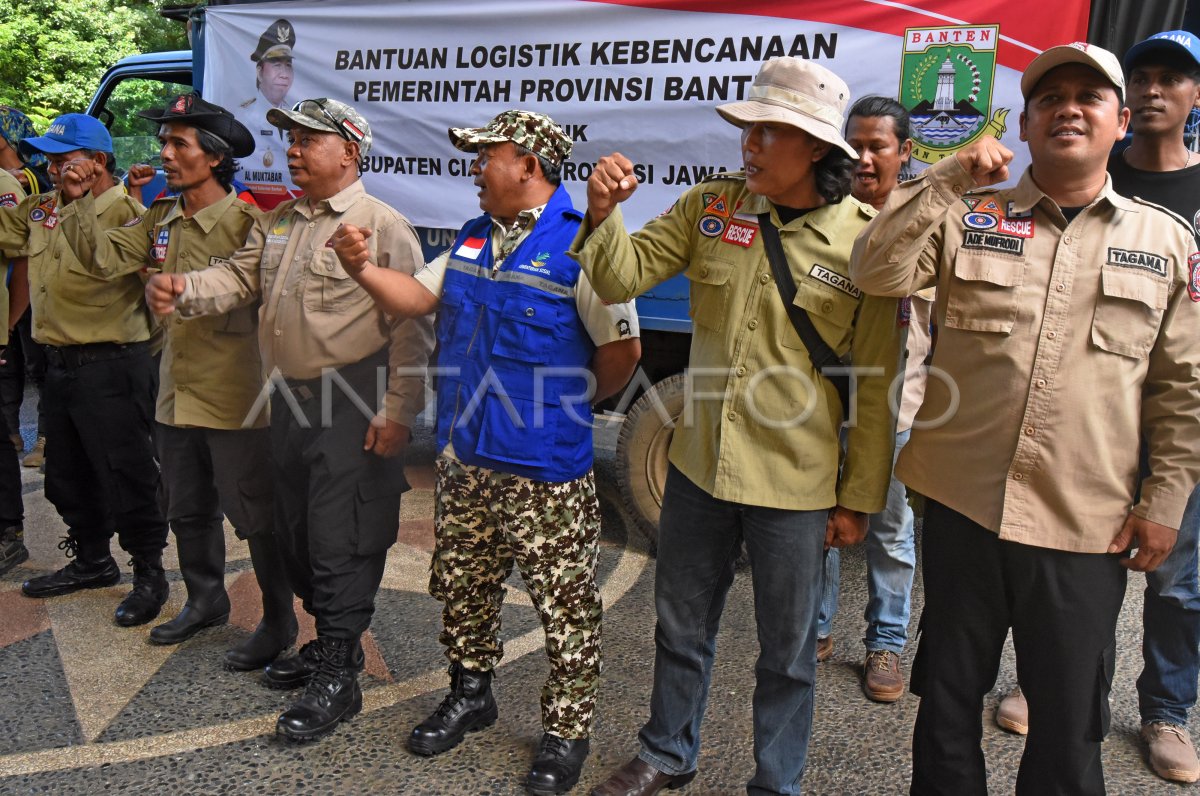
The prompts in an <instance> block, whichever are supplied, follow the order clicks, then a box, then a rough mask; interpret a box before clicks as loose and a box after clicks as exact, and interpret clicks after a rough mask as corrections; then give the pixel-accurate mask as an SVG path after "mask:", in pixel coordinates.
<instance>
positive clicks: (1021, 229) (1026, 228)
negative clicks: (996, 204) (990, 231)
mask: <svg viewBox="0 0 1200 796" xmlns="http://www.w3.org/2000/svg"><path fill="white" fill-rule="evenodd" d="M996 231H997V232H1002V233H1004V234H1005V235H1015V236H1017V237H1018V238H1032V237H1033V219H1032V218H1011V217H1008V216H1006V217H1004V218H1002V219H1000V225H999V226H998V227H997V228H996Z"/></svg>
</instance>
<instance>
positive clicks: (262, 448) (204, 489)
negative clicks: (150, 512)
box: [155, 423, 274, 539]
mask: <svg viewBox="0 0 1200 796" xmlns="http://www.w3.org/2000/svg"><path fill="white" fill-rule="evenodd" d="M155 425H156V426H157V433H156V442H157V444H158V455H159V458H160V459H161V461H162V469H163V474H162V478H163V493H164V497H165V502H166V513H167V521H168V522H169V523H170V525H171V530H172V531H173V532H174V533H175V535H176V536H177V537H179V538H183V539H187V538H195V537H201V536H206V535H208V534H212V533H215V534H220V535H221V536H222V537H223V536H224V534H225V531H224V528H223V524H224V522H223V516H225V517H229V522H230V524H231V525H233V529H234V531H235V532H236V533H237V536H238V538H239V539H248V538H250V537H251V536H259V535H265V536H270V535H271V534H272V533H273V532H274V531H273V529H274V516H273V511H274V508H273V500H272V497H271V493H272V483H273V482H272V479H271V436H270V432H269V431H268V430H267V429H265V428H249V429H220V428H195V427H180V426H169V425H165V424H163V423H156V424H155Z"/></svg>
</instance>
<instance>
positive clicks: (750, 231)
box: [721, 221, 758, 249]
mask: <svg viewBox="0 0 1200 796" xmlns="http://www.w3.org/2000/svg"><path fill="white" fill-rule="evenodd" d="M757 234H758V227H757V226H753V227H752V226H750V225H749V224H739V223H737V222H736V221H734V222H730V224H729V226H728V227H726V228H725V234H724V235H722V236H721V240H723V241H725V242H726V243H732V244H734V245H736V246H742V247H744V248H747V249H748V248H750V244H752V243H754V236H755V235H757Z"/></svg>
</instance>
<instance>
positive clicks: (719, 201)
mask: <svg viewBox="0 0 1200 796" xmlns="http://www.w3.org/2000/svg"><path fill="white" fill-rule="evenodd" d="M704 212H705V213H712V214H713V215H718V216H724V217H725V218H729V208H728V207H727V206H726V204H725V195H724V194H721V195H720V196H718V197H717V198H716V199H713V200H712V201H711V202H709V203H708V205H707V206H706V207H705V208H704Z"/></svg>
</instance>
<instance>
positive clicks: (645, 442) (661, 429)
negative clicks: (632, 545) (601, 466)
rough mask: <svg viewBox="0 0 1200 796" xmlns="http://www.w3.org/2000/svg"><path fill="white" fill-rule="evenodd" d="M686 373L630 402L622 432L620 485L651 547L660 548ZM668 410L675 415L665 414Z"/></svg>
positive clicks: (662, 382)
mask: <svg viewBox="0 0 1200 796" xmlns="http://www.w3.org/2000/svg"><path fill="white" fill-rule="evenodd" d="M686 386H687V385H686V379H685V377H684V375H683V374H682V373H676V374H675V375H674V376H669V377H667V378H665V379H663V380H662V381H660V382H658V383H657V384H655V385H654V386H653V387H651V388H650V389H649V390H647V391H646V392H645V393H644V394H643V395H642V397H641V398H639V399H637V401H635V402H634V404H633V406H631V407H629V412H628V413H627V414H626V415H625V422H624V423H622V424H621V431H620V433H619V434H618V435H617V486H618V487H619V488H620V490H621V501H622V502H623V503H624V504H625V509H626V511H628V512H629V514H630V516H631V517H632V518H633V521H634V524H635V525H636V526H637V529H638V530H639V531H641V533H642V534H643V535H644V536H645V537H646V541H647V542H648V543H649V546H650V550H651V551H652V552H653V551H656V550H657V549H658V515H659V514H660V513H661V511H662V495H663V488H664V487H665V486H666V482H667V449H668V448H670V446H671V437H672V435H673V434H674V433H675V421H677V420H678V419H679V416H680V415H681V414H683V402H684V393H685V390H686ZM664 413H665V415H666V417H667V418H669V421H667V420H664Z"/></svg>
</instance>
